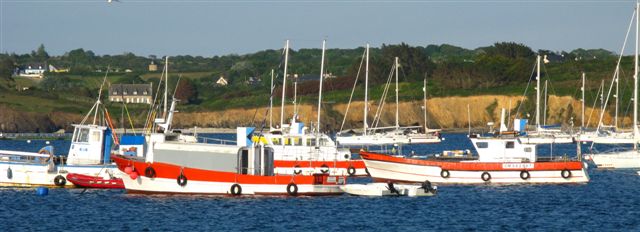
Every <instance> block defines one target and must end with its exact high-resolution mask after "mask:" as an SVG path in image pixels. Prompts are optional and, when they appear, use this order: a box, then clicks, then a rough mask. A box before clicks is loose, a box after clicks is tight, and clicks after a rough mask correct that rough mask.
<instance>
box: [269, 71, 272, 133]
mask: <svg viewBox="0 0 640 232" xmlns="http://www.w3.org/2000/svg"><path fill="white" fill-rule="evenodd" d="M269 88H270V89H269V93H270V94H269V129H271V128H273V69H271V85H270V86H269Z"/></svg>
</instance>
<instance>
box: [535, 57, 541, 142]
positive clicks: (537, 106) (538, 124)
mask: <svg viewBox="0 0 640 232" xmlns="http://www.w3.org/2000/svg"><path fill="white" fill-rule="evenodd" d="M539 128H540V55H538V57H537V58H536V130H538V129H539Z"/></svg>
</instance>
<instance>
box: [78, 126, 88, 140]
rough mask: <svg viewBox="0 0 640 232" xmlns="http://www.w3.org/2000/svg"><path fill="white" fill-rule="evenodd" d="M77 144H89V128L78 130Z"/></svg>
mask: <svg viewBox="0 0 640 232" xmlns="http://www.w3.org/2000/svg"><path fill="white" fill-rule="evenodd" d="M78 142H81V143H86V142H89V128H80V131H79V132H78Z"/></svg>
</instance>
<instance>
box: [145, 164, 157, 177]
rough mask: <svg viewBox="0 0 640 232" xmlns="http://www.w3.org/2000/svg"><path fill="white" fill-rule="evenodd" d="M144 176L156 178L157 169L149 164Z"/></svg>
mask: <svg viewBox="0 0 640 232" xmlns="http://www.w3.org/2000/svg"><path fill="white" fill-rule="evenodd" d="M144 176H146V177H147V178H156V170H155V169H153V168H152V167H151V166H149V167H147V168H145V169H144Z"/></svg>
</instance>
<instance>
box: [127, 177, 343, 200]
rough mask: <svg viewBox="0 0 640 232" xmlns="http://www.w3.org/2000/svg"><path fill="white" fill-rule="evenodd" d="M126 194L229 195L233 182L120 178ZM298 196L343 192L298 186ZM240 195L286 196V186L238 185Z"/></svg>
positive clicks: (320, 186) (335, 188)
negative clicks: (181, 184)
mask: <svg viewBox="0 0 640 232" xmlns="http://www.w3.org/2000/svg"><path fill="white" fill-rule="evenodd" d="M122 180H123V182H124V186H125V188H126V189H127V191H128V192H133V193H167V194H213V195H231V186H232V185H234V183H233V182H213V181H192V180H189V181H188V182H187V184H186V185H185V186H184V187H183V186H180V185H178V183H177V181H176V179H167V178H153V179H151V178H147V177H144V176H140V177H138V178H137V179H135V180H133V179H131V178H128V177H125V178H122ZM297 186H298V195H335V194H341V193H343V191H342V190H341V189H340V187H339V186H338V185H310V184H299V185H297ZM240 187H241V188H242V195H287V194H288V193H287V185H286V184H240Z"/></svg>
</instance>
